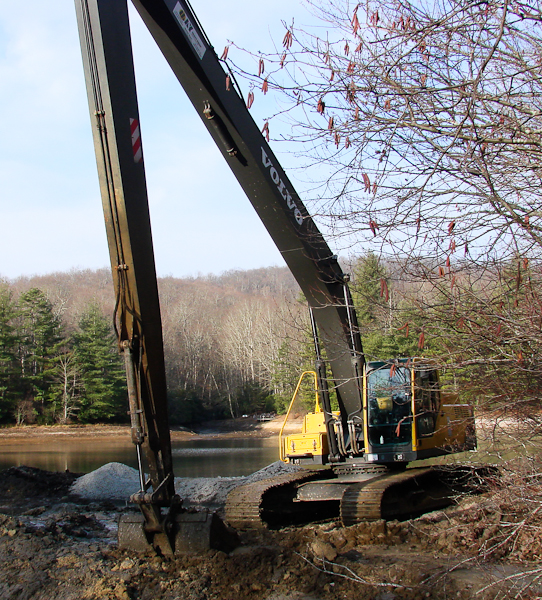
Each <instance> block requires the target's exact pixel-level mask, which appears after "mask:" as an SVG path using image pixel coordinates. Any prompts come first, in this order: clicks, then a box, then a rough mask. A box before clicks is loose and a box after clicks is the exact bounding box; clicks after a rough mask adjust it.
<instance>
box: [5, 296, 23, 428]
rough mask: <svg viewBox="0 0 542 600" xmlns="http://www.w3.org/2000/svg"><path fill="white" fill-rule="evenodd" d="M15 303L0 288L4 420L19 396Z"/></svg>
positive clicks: (10, 412)
mask: <svg viewBox="0 0 542 600" xmlns="http://www.w3.org/2000/svg"><path fill="white" fill-rule="evenodd" d="M15 315H16V304H15V302H14V301H13V296H12V293H11V291H10V290H9V289H8V288H6V287H2V288H0V420H2V421H3V420H6V419H7V418H8V417H9V416H10V415H11V414H12V413H13V410H14V408H15V404H16V402H17V400H18V398H20V389H19V385H20V369H19V365H18V363H17V346H18V339H17V335H16V333H15V330H14V326H13V321H14V319H15Z"/></svg>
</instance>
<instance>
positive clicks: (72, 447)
mask: <svg viewBox="0 0 542 600" xmlns="http://www.w3.org/2000/svg"><path fill="white" fill-rule="evenodd" d="M172 446H173V468H174V471H175V475H176V476H177V477H219V476H221V477H234V476H239V475H248V474H250V473H253V472H254V471H257V470H258V469H261V468H262V467H264V466H266V465H268V464H270V463H272V462H274V461H276V460H278V449H277V441H276V439H274V438H269V439H257V438H254V439H222V440H220V439H205V438H203V439H201V438H200V439H196V440H190V441H182V442H180V441H178V442H173V444H172ZM109 462H121V463H124V464H126V465H129V466H131V467H134V468H135V467H136V466H137V462H136V457H135V449H134V446H133V445H132V443H131V442H130V441H129V440H126V439H121V440H119V439H115V438H112V439H103V438H101V439H99V440H86V439H79V440H77V439H63V440H55V439H51V440H42V441H36V440H32V441H28V440H25V441H20V442H14V443H9V444H5V445H4V444H2V445H0V469H6V468H8V467H12V466H21V465H26V466H30V467H38V468H40V469H46V470H47V471H64V470H66V469H69V470H70V471H72V472H75V473H88V472H90V471H94V470H95V469H97V468H99V467H101V466H102V465H104V464H106V463H109Z"/></svg>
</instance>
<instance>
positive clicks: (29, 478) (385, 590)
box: [0, 467, 542, 600]
mask: <svg viewBox="0 0 542 600" xmlns="http://www.w3.org/2000/svg"><path fill="white" fill-rule="evenodd" d="M75 478H76V475H73V474H69V473H56V474H55V473H48V472H45V471H40V470H38V469H33V468H28V467H17V468H16V467H13V468H11V469H7V470H5V471H3V472H1V473H0V513H2V514H0V598H1V599H2V600H27V599H28V600H30V599H32V600H68V599H70V600H71V599H73V600H75V599H77V600H79V599H89V600H93V599H111V600H113V599H119V600H136V599H141V600H144V599H145V600H151V599H152V600H174V599H179V600H181V599H182V600H211V599H221V600H232V599H244V598H249V599H254V600H328V599H329V600H331V599H333V600H337V599H342V598H349V599H350V598H351V599H356V600H365V599H367V600H369V599H371V600H393V599H418V598H420V599H421V598H433V599H436V598H439V599H440V598H450V599H451V598H455V599H467V598H479V599H482V600H483V599H490V598H491V599H493V598H508V597H509V598H513V597H516V598H536V597H540V595H539V594H540V593H541V592H542V589H540V587H539V586H538V585H537V584H536V581H534V580H536V575H537V573H536V571H537V569H538V570H540V563H539V558H540V556H539V554H538V553H539V546H540V543H539V542H538V543H537V544H535V543H534V540H533V542H532V543H531V544H528V545H527V546H528V547H530V552H531V555H526V556H519V555H518V554H517V552H516V553H515V554H514V551H513V550H512V551H510V549H508V551H507V552H505V553H504V555H503V556H492V557H489V558H487V557H486V559H484V556H483V548H484V544H486V545H487V542H488V541H491V539H492V536H493V538H495V537H496V536H498V535H499V534H498V531H497V529H498V523H499V520H500V519H501V517H502V515H500V516H499V515H498V514H497V513H496V512H495V511H494V510H493V509H492V506H493V504H492V502H491V501H490V500H489V498H488V497H487V496H482V497H478V498H476V499H472V498H470V499H469V498H465V499H463V500H462V501H461V503H460V505H459V506H457V507H454V508H451V509H447V510H446V511H441V512H438V513H432V514H431V515H427V516H426V517H424V518H421V519H416V520H412V521H407V522H404V523H398V522H392V523H384V522H377V523H372V524H363V525H356V526H353V527H349V528H342V527H340V526H339V524H338V523H335V522H326V523H320V524H317V525H311V526H305V527H300V528H295V529H294V528H290V529H284V530H281V531H263V532H260V533H247V532H245V533H241V536H240V537H241V545H240V546H239V547H238V548H237V549H235V550H234V551H233V552H231V553H230V554H225V553H224V552H217V551H209V552H207V553H206V554H205V555H203V556H185V557H178V558H176V559H174V560H168V559H165V558H163V557H159V556H153V555H151V554H147V555H137V554H133V553H131V552H127V551H120V550H119V549H118V548H117V547H116V521H117V518H118V516H119V514H120V513H121V512H123V511H125V510H126V509H125V507H124V506H120V505H115V504H112V503H110V502H109V503H100V502H93V503H89V502H85V501H82V500H81V499H79V498H77V497H74V496H71V495H70V491H69V490H70V486H71V484H72V482H73V481H74V480H75ZM492 511H493V512H492ZM523 547H524V548H525V547H526V545H525V544H523ZM528 552H529V551H528ZM527 572H531V574H530V575H521V573H527ZM533 572H534V573H533ZM538 574H540V573H538Z"/></svg>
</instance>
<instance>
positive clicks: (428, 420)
mask: <svg viewBox="0 0 542 600" xmlns="http://www.w3.org/2000/svg"><path fill="white" fill-rule="evenodd" d="M365 398H366V400H365V402H366V427H367V431H366V440H367V446H366V459H367V461H368V462H378V463H381V464H382V463H386V464H387V463H406V462H409V461H411V460H415V459H416V458H418V456H417V452H416V448H417V446H418V444H417V440H418V438H420V437H430V436H432V435H433V434H434V433H435V426H436V422H437V414H438V410H439V405H440V392H439V384H438V374H437V371H436V369H435V368H431V366H430V365H428V364H427V363H425V364H422V363H420V362H419V359H418V360H416V359H400V360H396V361H393V362H389V361H386V362H380V361H378V362H370V363H368V364H367V372H366V390H365Z"/></svg>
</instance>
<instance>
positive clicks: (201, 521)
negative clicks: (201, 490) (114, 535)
mask: <svg viewBox="0 0 542 600" xmlns="http://www.w3.org/2000/svg"><path fill="white" fill-rule="evenodd" d="M168 529H169V532H168V535H166V534H164V533H155V534H153V535H149V534H148V533H147V532H146V531H145V518H144V516H143V515H142V514H141V513H133V514H125V515H122V516H121V518H120V521H119V532H118V540H119V548H120V549H123V550H130V551H132V552H148V551H149V550H154V551H156V552H159V553H160V554H164V555H168V554H169V555H171V554H174V555H181V554H203V553H205V552H207V551H208V550H222V551H223V552H231V551H232V550H233V549H234V548H236V547H237V546H238V545H239V538H238V536H237V533H236V532H235V531H234V530H233V529H231V528H230V527H227V526H226V525H225V523H224V522H223V521H222V519H220V517H219V516H218V515H216V514H215V513H209V512H204V511H201V512H184V513H180V514H178V515H175V517H174V518H173V520H172V521H171V523H170V524H169V528H168Z"/></svg>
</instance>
